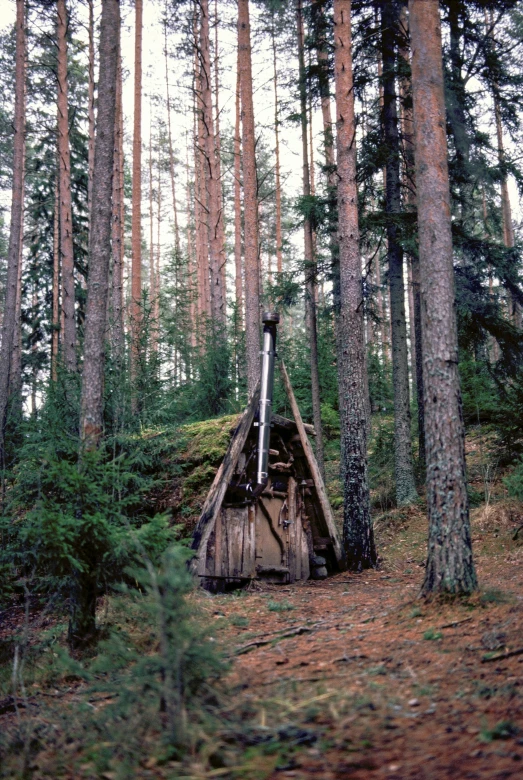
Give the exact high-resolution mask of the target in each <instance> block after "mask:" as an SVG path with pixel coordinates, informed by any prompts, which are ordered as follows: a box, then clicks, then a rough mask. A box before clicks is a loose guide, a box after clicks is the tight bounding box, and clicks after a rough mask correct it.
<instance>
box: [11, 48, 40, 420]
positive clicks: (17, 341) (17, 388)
mask: <svg viewBox="0 0 523 780" xmlns="http://www.w3.org/2000/svg"><path fill="white" fill-rule="evenodd" d="M25 55H27V50H26V52H25ZM26 79H27V61H26V58H25V56H24V76H23V89H24V95H23V101H24V115H25V112H26V98H27V84H26ZM25 162H26V149H25V143H24V147H23V157H22V218H21V227H20V243H19V247H18V254H19V256H18V276H17V279H16V310H15V331H14V337H13V350H12V352H11V369H10V374H9V395H10V396H11V397H12V399H13V405H12V411H13V412H15V416H16V419H17V420H19V419H20V418H21V416H22V273H23V259H24V254H23V253H24V196H25ZM35 314H36V310H34V312H33V317H34V316H35ZM33 352H34V350H33ZM34 366H36V362H35V363H34ZM15 410H16V411H15Z"/></svg>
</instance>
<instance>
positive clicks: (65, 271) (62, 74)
mask: <svg viewBox="0 0 523 780" xmlns="http://www.w3.org/2000/svg"><path fill="white" fill-rule="evenodd" d="M56 12H57V24H56V37H57V42H58V159H59V168H60V253H61V259H62V263H61V272H62V312H63V334H62V350H63V359H64V365H65V367H66V368H67V369H68V370H69V371H76V313H75V273H74V247H73V212H72V204H71V199H72V196H71V149H70V139H69V100H68V83H67V81H68V73H67V70H68V68H67V49H68V47H67V28H68V13H67V7H66V3H65V0H57V3H56Z"/></svg>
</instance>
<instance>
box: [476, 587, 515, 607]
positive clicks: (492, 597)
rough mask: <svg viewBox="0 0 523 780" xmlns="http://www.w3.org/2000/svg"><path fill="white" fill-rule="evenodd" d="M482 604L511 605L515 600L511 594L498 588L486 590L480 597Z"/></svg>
mask: <svg viewBox="0 0 523 780" xmlns="http://www.w3.org/2000/svg"><path fill="white" fill-rule="evenodd" d="M479 600H480V603H481V604H510V602H511V601H513V600H514V598H513V596H512V595H511V594H510V593H505V592H504V591H502V590H498V589H497V588H489V589H487V590H484V591H483V593H481V595H480V597H479Z"/></svg>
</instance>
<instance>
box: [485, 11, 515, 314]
mask: <svg viewBox="0 0 523 780" xmlns="http://www.w3.org/2000/svg"><path fill="white" fill-rule="evenodd" d="M485 16H486V19H485V21H486V26H487V32H488V31H489V30H492V29H493V28H494V15H493V12H492V11H490V12H489V13H487V11H485ZM490 39H491V41H492V43H494V36H493V34H492V32H490ZM492 97H493V100H494V119H495V122H496V139H497V144H498V162H499V166H500V168H501V177H502V178H501V224H502V228H503V243H504V244H505V246H506V247H507V249H511V248H512V247H513V246H514V224H513V222H512V209H511V207H510V195H509V192H508V179H507V174H506V171H505V164H506V157H505V144H504V142H503V124H502V121H501V108H500V101H499V84H497V83H494V84H493V89H492ZM507 299H508V309H509V317H510V319H511V320H512V321H513V323H514V325H515V326H516V327H517V328H521V306H520V305H519V304H518V303H517V301H516V300H514V298H513V296H512V294H511V293H510V291H508V292H507Z"/></svg>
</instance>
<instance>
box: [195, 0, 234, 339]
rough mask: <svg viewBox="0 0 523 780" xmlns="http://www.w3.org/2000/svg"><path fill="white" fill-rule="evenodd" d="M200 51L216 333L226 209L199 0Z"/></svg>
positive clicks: (205, 19)
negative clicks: (224, 213) (224, 206)
mask: <svg viewBox="0 0 523 780" xmlns="http://www.w3.org/2000/svg"><path fill="white" fill-rule="evenodd" d="M199 5H200V51H201V65H202V67H201V80H202V91H201V111H202V118H203V130H204V150H205V157H204V161H205V166H206V180H207V192H208V198H207V206H208V215H207V218H208V230H209V267H210V281H211V286H210V292H211V317H212V323H213V328H216V329H217V333H219V332H220V331H221V336H223V331H224V329H225V323H226V316H227V311H226V302H225V290H224V284H223V281H224V277H223V269H224V265H225V244H224V241H223V239H224V232H223V224H222V220H223V213H222V209H221V186H222V185H221V181H220V178H219V169H218V157H217V151H216V138H215V133H214V117H213V107H212V86H211V85H212V81H211V79H212V73H211V55H210V50H211V46H210V37H209V2H208V0H200V3H199Z"/></svg>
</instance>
